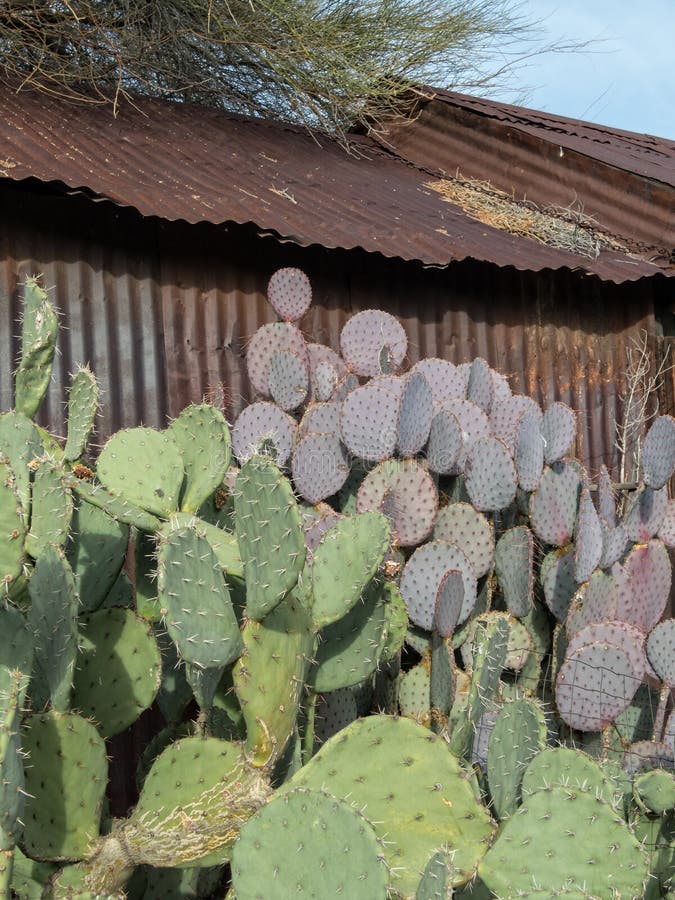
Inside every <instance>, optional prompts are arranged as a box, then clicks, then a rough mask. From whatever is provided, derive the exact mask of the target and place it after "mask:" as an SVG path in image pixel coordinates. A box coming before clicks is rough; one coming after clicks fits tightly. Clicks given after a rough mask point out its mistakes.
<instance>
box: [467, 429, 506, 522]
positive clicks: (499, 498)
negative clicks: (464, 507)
mask: <svg viewBox="0 0 675 900" xmlns="http://www.w3.org/2000/svg"><path fill="white" fill-rule="evenodd" d="M464 481H465V485H466V490H467V492H468V494H469V497H470V498H471V502H472V503H473V505H474V506H475V507H476V509H478V510H483V511H492V510H500V509H504V508H505V507H507V506H508V505H509V504H510V503H512V502H513V500H514V499H515V496H516V485H517V478H516V470H515V467H514V465H513V460H512V459H511V456H510V454H509V451H508V448H507V446H506V444H504V443H503V442H502V441H500V440H498V439H497V438H493V437H482V438H479V439H478V440H476V441H474V442H473V444H471V446H470V447H469V449H468V450H467V453H466V462H465V464H464Z"/></svg>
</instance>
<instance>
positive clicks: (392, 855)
mask: <svg viewBox="0 0 675 900" xmlns="http://www.w3.org/2000/svg"><path fill="white" fill-rule="evenodd" d="M383 773H386V780H385V781H384V782H383ZM289 786H290V788H293V787H296V786H302V787H309V788H313V789H317V790H327V791H329V792H330V793H331V794H334V795H335V796H336V797H341V798H345V799H348V800H349V802H350V803H352V804H353V805H354V806H355V807H356V808H357V809H360V810H364V811H365V812H366V813H367V815H368V818H369V819H370V821H371V822H372V823H373V827H374V829H375V833H376V834H377V835H378V837H382V838H383V839H384V841H385V855H386V859H387V863H388V864H389V867H390V869H391V877H390V888H391V889H392V890H393V891H396V892H398V893H399V894H402V895H403V896H406V897H407V896H410V895H414V893H415V890H416V889H417V884H418V882H419V878H420V872H422V871H424V868H425V866H426V864H427V862H428V860H429V858H430V856H431V855H432V853H434V852H435V851H436V850H437V849H438V848H439V847H441V846H444V845H447V846H448V847H449V849H450V850H451V851H455V857H454V864H455V869H454V872H453V883H454V884H461V883H463V882H464V881H466V880H467V879H468V878H469V876H470V875H471V873H472V872H473V871H474V869H475V866H476V864H477V862H478V861H479V859H480V858H481V857H482V856H483V854H484V853H485V851H486V850H487V846H488V843H489V841H490V839H491V837H492V833H493V823H492V821H491V819H490V817H489V815H488V814H487V812H486V811H485V810H484V809H483V807H482V805H481V803H480V801H479V799H478V789H477V785H476V782H475V780H474V776H473V774H471V773H469V772H468V771H467V770H465V769H464V768H463V767H462V766H461V765H460V764H459V763H458V761H457V759H456V758H455V757H454V756H453V755H452V754H451V753H450V752H449V751H448V747H447V744H446V743H445V741H444V740H443V739H442V738H440V737H437V736H436V735H434V734H431V733H430V732H429V731H428V730H427V729H426V728H423V727H422V726H421V725H417V724H415V723H414V722H412V721H411V720H409V719H395V718H391V717H389V716H369V717H368V718H365V719H359V720H357V721H356V722H354V723H353V724H352V725H350V726H348V727H347V728H345V729H344V730H343V731H340V732H339V733H338V734H337V735H335V737H333V738H331V740H329V741H328V743H326V744H325V745H324V746H323V747H322V748H321V750H319V752H318V753H317V754H316V756H315V757H313V759H311V760H310V761H309V762H308V763H307V765H306V766H304V767H303V768H302V769H301V770H300V771H299V772H298V773H297V774H296V775H295V776H294V778H293V779H292V781H291V782H290V783H289ZM285 790H287V788H286V787H284V788H282V791H285Z"/></svg>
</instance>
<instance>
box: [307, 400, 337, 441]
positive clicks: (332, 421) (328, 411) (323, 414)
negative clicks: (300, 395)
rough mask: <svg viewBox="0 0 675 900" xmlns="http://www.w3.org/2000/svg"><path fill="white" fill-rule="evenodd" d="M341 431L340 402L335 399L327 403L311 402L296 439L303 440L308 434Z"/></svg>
mask: <svg viewBox="0 0 675 900" xmlns="http://www.w3.org/2000/svg"><path fill="white" fill-rule="evenodd" d="M339 433H340V404H339V403H336V402H335V401H332V400H331V401H328V402H327V403H309V404H308V405H307V407H306V408H305V412H304V414H303V416H302V419H301V420H300V424H299V425H298V432H297V436H296V440H298V441H301V440H302V438H303V437H305V435H307V434H335V435H338V436H339Z"/></svg>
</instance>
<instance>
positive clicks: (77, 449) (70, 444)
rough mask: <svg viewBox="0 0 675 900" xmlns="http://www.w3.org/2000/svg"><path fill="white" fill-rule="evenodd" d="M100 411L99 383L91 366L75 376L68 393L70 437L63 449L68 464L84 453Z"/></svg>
mask: <svg viewBox="0 0 675 900" xmlns="http://www.w3.org/2000/svg"><path fill="white" fill-rule="evenodd" d="M97 410H98V383H97V381H96V379H95V378H94V374H93V372H92V371H91V369H90V368H89V366H81V367H80V368H79V369H78V370H77V372H75V374H74V375H73V378H72V381H71V383H70V389H69V391H68V435H67V438H66V445H65V447H64V448H63V458H64V460H65V461H66V462H71V463H72V462H75V460H76V459H79V458H80V457H81V456H82V454H83V453H84V450H85V447H86V445H87V441H88V440H89V436H90V435H91V432H92V429H93V427H94V421H95V419H96V412H97Z"/></svg>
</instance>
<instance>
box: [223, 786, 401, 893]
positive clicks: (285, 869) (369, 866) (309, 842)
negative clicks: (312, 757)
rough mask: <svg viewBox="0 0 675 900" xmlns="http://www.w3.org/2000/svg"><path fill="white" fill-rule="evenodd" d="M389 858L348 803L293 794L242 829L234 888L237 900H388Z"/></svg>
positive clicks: (315, 793) (319, 794)
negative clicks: (296, 898) (341, 899)
mask: <svg viewBox="0 0 675 900" xmlns="http://www.w3.org/2000/svg"><path fill="white" fill-rule="evenodd" d="M365 812H366V813H367V812H368V810H365ZM384 855H385V851H384V844H383V842H382V840H381V839H380V838H378V837H377V836H376V834H375V831H374V829H373V826H372V825H371V824H370V823H369V821H368V819H367V818H366V817H365V815H364V813H362V812H360V811H359V809H358V808H356V807H354V806H353V805H352V804H351V803H350V801H348V800H339V799H337V798H336V797H334V796H331V795H330V794H327V793H325V792H324V791H321V790H308V789H307V788H296V789H295V790H292V791H288V792H286V793H284V794H283V795H282V796H280V797H275V798H274V799H273V800H272V801H271V802H270V803H268V804H267V805H266V806H264V807H263V808H262V809H260V810H259V811H258V812H257V813H256V815H255V816H253V817H252V818H251V819H249V821H248V822H247V823H246V825H245V826H244V827H243V828H242V830H241V834H240V837H239V840H238V841H237V843H236V845H235V847H234V851H233V853H232V885H233V888H234V890H235V891H236V895H237V900H287V898H288V897H291V896H293V895H294V894H300V895H302V896H307V897H317V898H318V897H326V896H329V895H330V894H336V895H338V894H339V895H342V894H344V895H345V896H347V897H349V898H353V900H386V898H387V896H388V892H387V881H388V877H389V872H388V869H387V866H386V864H385V862H384Z"/></svg>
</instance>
